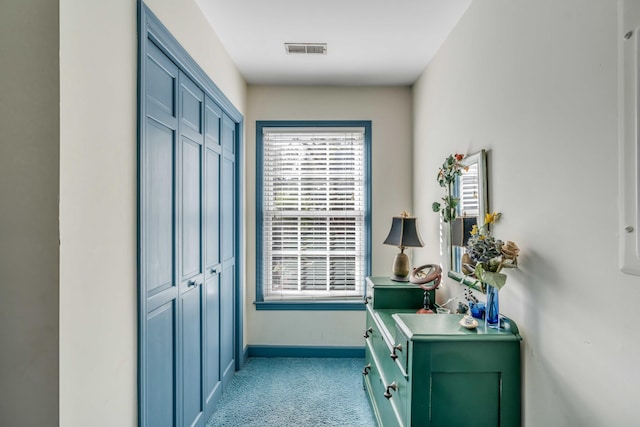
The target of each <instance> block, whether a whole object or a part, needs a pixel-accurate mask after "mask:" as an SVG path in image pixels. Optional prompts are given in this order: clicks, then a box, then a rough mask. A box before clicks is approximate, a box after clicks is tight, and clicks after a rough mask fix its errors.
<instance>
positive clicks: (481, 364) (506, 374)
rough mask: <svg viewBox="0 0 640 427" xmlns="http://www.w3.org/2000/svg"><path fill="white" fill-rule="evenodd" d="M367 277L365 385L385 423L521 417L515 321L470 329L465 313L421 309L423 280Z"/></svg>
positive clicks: (448, 425) (503, 422) (516, 421)
mask: <svg viewBox="0 0 640 427" xmlns="http://www.w3.org/2000/svg"><path fill="white" fill-rule="evenodd" d="M367 285H368V286H367V291H368V297H371V299H370V303H369V304H367V326H366V330H365V333H364V336H365V340H366V352H365V357H366V366H365V369H364V371H363V373H364V385H365V389H366V391H367V394H368V396H369V399H370V402H371V405H372V407H373V410H374V413H375V417H376V419H377V421H378V425H379V426H384V427H391V426H420V427H423V426H425V427H426V426H433V427H436V426H441V427H456V426H464V427H469V426H502V427H505V426H509V427H511V426H519V425H520V423H521V421H520V418H521V415H520V412H521V410H520V408H521V401H520V400H521V390H520V375H521V374H520V342H521V337H520V335H519V334H518V329H517V327H516V325H515V323H513V322H512V321H510V320H509V319H505V324H504V326H505V328H504V329H501V330H495V329H485V328H484V325H483V324H481V325H480V326H479V327H478V328H476V329H474V330H469V329H466V328H464V327H462V326H460V324H459V323H458V322H459V321H460V319H462V315H461V314H444V315H442V314H439V315H438V314H416V313H415V311H416V309H417V308H420V307H421V306H422V295H423V292H422V290H421V289H420V288H419V287H417V286H416V285H411V284H397V285H395V282H391V281H390V280H389V279H387V278H377V277H372V278H368V279H367ZM394 286H396V287H395V288H394ZM416 288H417V290H416ZM403 294H404V295H403ZM432 300H433V299H432ZM392 306H393V307H392Z"/></svg>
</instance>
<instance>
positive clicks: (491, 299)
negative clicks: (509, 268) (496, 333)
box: [484, 285, 500, 329]
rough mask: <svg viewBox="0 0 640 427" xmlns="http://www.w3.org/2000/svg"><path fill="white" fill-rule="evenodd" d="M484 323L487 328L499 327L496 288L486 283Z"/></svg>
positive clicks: (498, 301) (498, 306)
mask: <svg viewBox="0 0 640 427" xmlns="http://www.w3.org/2000/svg"><path fill="white" fill-rule="evenodd" d="M484 324H485V325H486V326H488V327H489V328H495V329H500V300H499V298H498V288H496V287H493V286H491V285H487V307H486V309H485V314H484Z"/></svg>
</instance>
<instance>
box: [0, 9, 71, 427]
mask: <svg viewBox="0 0 640 427" xmlns="http://www.w3.org/2000/svg"><path fill="white" fill-rule="evenodd" d="M58 46H59V39H58V2H57V1H48V0H34V1H27V2H25V1H23V0H9V1H6V0H5V1H3V2H2V4H1V5H0V289H1V290H2V293H1V294H0V337H1V340H2V344H0V396H2V397H1V398H0V425H2V426H35V425H51V424H52V423H55V421H56V420H57V419H58V336H59V328H58V297H59V293H58V284H59V279H58V261H59V249H58V189H59V182H58V177H59V171H60V167H59V162H58V159H59V154H60V137H59V118H60V107H59V104H60V91H59V89H58V77H59V74H58Z"/></svg>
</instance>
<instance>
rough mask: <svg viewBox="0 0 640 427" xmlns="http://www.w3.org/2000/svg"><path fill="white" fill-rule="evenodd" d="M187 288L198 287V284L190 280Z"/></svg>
mask: <svg viewBox="0 0 640 427" xmlns="http://www.w3.org/2000/svg"><path fill="white" fill-rule="evenodd" d="M187 286H188V287H190V288H192V287H195V286H198V282H197V281H196V280H189V281H188V282H187Z"/></svg>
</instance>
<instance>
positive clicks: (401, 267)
mask: <svg viewBox="0 0 640 427" xmlns="http://www.w3.org/2000/svg"><path fill="white" fill-rule="evenodd" d="M384 244H385V245H393V246H397V247H398V248H399V249H400V253H399V254H397V255H396V257H395V259H394V260H393V271H392V275H391V280H393V281H395V282H408V281H409V257H408V256H407V255H406V254H405V253H404V249H405V248H421V247H423V246H424V243H422V238H421V237H420V233H418V227H417V224H416V218H413V217H410V216H409V214H408V213H407V212H402V213H401V214H400V216H394V217H393V222H392V223H391V230H390V231H389V235H388V236H387V239H386V240H385V241H384Z"/></svg>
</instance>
